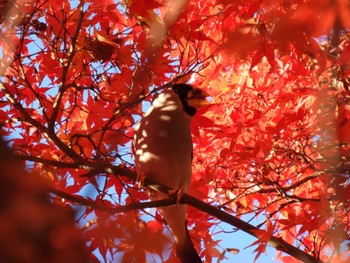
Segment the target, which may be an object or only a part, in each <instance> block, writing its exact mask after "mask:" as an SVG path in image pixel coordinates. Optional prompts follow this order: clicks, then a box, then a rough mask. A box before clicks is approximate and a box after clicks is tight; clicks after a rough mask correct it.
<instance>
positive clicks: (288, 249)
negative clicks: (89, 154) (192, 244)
mask: <svg viewBox="0 0 350 263" xmlns="http://www.w3.org/2000/svg"><path fill="white" fill-rule="evenodd" d="M95 171H99V172H105V173H113V174H122V175H124V176H127V177H128V178H130V179H133V180H135V179H136V173H135V172H134V171H131V170H130V169H127V168H125V167H116V166H112V167H102V166H101V167H99V168H97V169H95ZM144 185H145V186H147V187H148V188H151V189H153V190H156V191H160V192H163V193H166V194H168V195H169V198H167V199H164V200H159V201H152V202H143V203H133V204H131V205H126V206H122V207H117V208H112V207H107V206H103V205H100V204H96V203H94V201H90V200H87V199H84V198H81V197H77V196H72V195H69V194H67V193H64V192H62V191H59V190H56V189H50V191H51V192H52V193H54V194H55V195H57V196H60V197H62V198H65V199H67V200H70V201H72V202H74V203H76V204H80V205H84V206H90V207H93V208H95V209H99V210H102V211H106V212H109V213H121V212H126V211H131V210H135V209H144V208H150V207H159V206H169V205H173V204H176V202H177V194H176V193H175V194H174V193H173V189H171V188H169V187H167V186H165V185H162V184H159V183H156V182H154V181H152V180H150V179H149V178H146V179H145V180H144ZM171 193H172V194H171ZM180 202H181V203H184V204H188V205H190V206H192V207H194V208H197V209H198V210H200V211H202V212H205V213H207V214H209V215H211V216H214V217H216V218H218V219H220V220H221V221H223V222H225V223H227V224H230V225H232V226H234V227H236V228H238V229H240V230H242V231H244V232H246V233H247V234H249V235H251V236H253V237H255V238H258V236H257V235H256V232H255V231H256V230H261V229H259V228H258V227H256V226H253V225H251V224H249V223H247V222H245V221H243V220H241V219H239V218H237V217H235V216H233V215H230V214H228V213H227V212H224V211H222V210H221V209H219V208H217V207H214V206H212V205H210V204H207V203H205V202H203V201H201V200H199V199H197V198H195V197H193V196H190V195H188V194H183V195H182V197H181V199H180ZM268 244H269V245H270V246H272V247H274V248H276V249H277V250H280V251H283V252H285V253H287V254H289V255H291V256H293V257H295V258H296V259H299V260H300V261H302V262H305V263H322V262H323V261H321V260H320V259H317V258H315V257H313V256H311V255H309V254H307V253H306V252H304V251H302V250H300V249H299V248H297V247H295V246H293V245H291V244H289V243H288V242H286V241H284V240H283V239H282V238H280V237H275V236H271V238H270V240H269V241H268Z"/></svg>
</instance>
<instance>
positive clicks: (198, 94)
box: [186, 89, 211, 109]
mask: <svg viewBox="0 0 350 263" xmlns="http://www.w3.org/2000/svg"><path fill="white" fill-rule="evenodd" d="M208 97H210V95H209V94H208V93H206V92H205V91H202V90H200V89H194V90H193V91H190V92H189V93H188V95H187V99H186V100H187V103H188V105H189V106H191V107H193V108H195V109H199V108H200V107H203V106H206V105H210V104H211V103H210V102H209V101H208V100H207V98H208Z"/></svg>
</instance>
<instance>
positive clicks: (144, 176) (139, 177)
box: [136, 172, 148, 188]
mask: <svg viewBox="0 0 350 263" xmlns="http://www.w3.org/2000/svg"><path fill="white" fill-rule="evenodd" d="M147 177H148V175H147V174H146V173H144V172H142V173H140V174H138V175H137V177H136V182H138V186H139V188H141V186H142V185H143V184H144V182H145V180H146V179H147Z"/></svg>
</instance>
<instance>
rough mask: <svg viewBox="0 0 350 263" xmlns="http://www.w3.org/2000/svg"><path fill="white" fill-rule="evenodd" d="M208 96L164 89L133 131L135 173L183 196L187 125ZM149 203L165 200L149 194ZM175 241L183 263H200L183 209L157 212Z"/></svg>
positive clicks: (187, 175)
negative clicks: (150, 201)
mask: <svg viewBox="0 0 350 263" xmlns="http://www.w3.org/2000/svg"><path fill="white" fill-rule="evenodd" d="M206 97H208V94H207V93H205V92H203V91H202V90H200V89H196V88H193V87H192V86H190V85H187V84H175V85H173V86H172V87H171V88H168V89H165V90H164V91H163V92H162V93H160V94H159V96H158V97H157V99H155V100H154V102H153V104H152V106H151V107H150V109H149V110H148V111H147V113H146V114H145V115H144V117H143V118H142V120H141V122H140V123H139V125H138V127H137V128H136V132H135V137H134V143H133V146H134V154H135V165H136V171H137V173H138V175H139V176H146V177H148V178H150V179H152V180H153V181H155V182H159V183H161V184H164V185H166V186H168V187H170V188H172V189H174V190H177V191H178V194H179V195H181V193H187V191H188V189H189V186H190V182H191V177H192V137H191V131H190V123H191V119H192V117H193V116H194V115H195V113H196V111H197V109H198V108H199V107H201V106H204V105H208V104H209V102H208V101H206V100H205V99H206ZM149 197H150V199H151V200H161V199H165V198H167V197H168V196H167V195H166V194H164V193H161V192H158V191H155V190H150V191H149ZM158 210H159V212H160V213H161V215H162V216H163V218H164V219H165V221H166V222H167V224H168V225H169V227H170V229H171V231H172V233H173V236H174V240H175V246H176V254H177V256H178V257H179V259H180V260H181V262H183V263H197V262H202V261H201V259H200V257H199V255H198V253H197V252H196V250H195V248H194V246H193V243H192V240H191V237H190V235H189V232H188V229H187V226H186V206H185V205H183V204H175V205H172V206H167V207H161V208H158Z"/></svg>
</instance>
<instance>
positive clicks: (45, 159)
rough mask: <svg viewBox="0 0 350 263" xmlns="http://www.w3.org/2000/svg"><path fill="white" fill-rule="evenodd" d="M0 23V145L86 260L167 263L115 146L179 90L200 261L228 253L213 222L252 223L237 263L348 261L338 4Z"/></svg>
mask: <svg viewBox="0 0 350 263" xmlns="http://www.w3.org/2000/svg"><path fill="white" fill-rule="evenodd" d="M0 22H1V24H0V59H1V60H0V124H1V126H0V127H1V136H2V137H3V138H4V139H5V140H6V141H7V144H8V146H9V147H10V148H11V149H12V152H13V153H14V154H15V156H16V158H17V160H22V163H23V164H24V165H25V167H26V170H27V171H28V173H29V174H30V176H31V177H32V178H33V180H34V178H37V177H40V178H42V177H43V178H45V180H47V181H48V182H50V187H49V189H50V190H49V193H50V199H51V202H52V203H54V204H56V205H58V206H64V207H66V208H67V207H69V208H71V209H72V210H75V211H76V216H75V219H76V221H77V225H78V226H79V227H80V228H81V230H82V236H83V238H84V240H85V243H86V251H88V253H89V256H90V258H91V260H95V261H98V260H101V259H104V260H105V261H107V260H112V261H115V262H147V260H148V261H149V262H153V261H155V262H176V255H175V252H174V249H173V245H172V244H173V243H172V242H173V241H172V238H171V235H170V234H169V231H168V230H167V229H166V224H165V223H163V221H162V219H161V216H160V215H159V214H157V213H156V212H155V209H150V208H152V207H153V206H154V204H152V203H150V202H148V198H147V196H146V194H145V193H144V190H143V188H142V187H139V185H138V183H136V182H135V179H136V174H135V171H134V165H133V157H132V150H131V146H130V142H131V140H132V136H133V131H134V127H135V124H136V123H137V122H138V120H139V119H140V118H141V117H142V114H143V112H144V111H145V110H146V109H147V107H148V106H149V105H150V102H152V100H153V98H154V97H155V96H156V94H157V93H158V92H159V91H161V90H162V89H164V88H165V87H168V86H170V85H171V84H174V83H191V84H192V85H194V86H196V87H199V88H201V89H203V90H205V91H206V92H208V93H209V94H210V95H211V98H212V105H211V106H209V107H205V108H203V109H201V111H200V112H199V114H198V115H197V116H196V117H195V118H194V120H193V126H192V133H193V141H194V160H193V180H192V185H191V190H190V193H189V194H190V195H191V196H193V197H195V198H196V200H201V201H203V202H204V203H207V204H209V205H210V207H212V208H217V211H216V212H215V210H213V211H212V210H210V209H209V208H207V207H205V206H202V208H200V207H196V209H195V208H193V207H191V206H189V213H188V225H189V228H190V230H191V231H190V233H191V236H192V239H193V241H194V243H195V245H196V248H197V251H199V252H200V256H201V257H202V259H203V261H204V262H216V260H217V259H218V258H219V259H220V260H222V262H225V256H227V257H228V254H225V253H224V252H225V251H229V250H230V249H229V248H227V250H225V248H224V247H222V246H220V240H218V239H217V238H216V235H215V234H216V233H217V232H216V231H215V230H214V229H216V228H215V227H216V226H220V224H221V220H223V218H224V217H225V216H227V217H230V218H237V219H242V220H243V221H247V222H248V220H250V219H256V220H258V221H259V222H260V224H259V225H258V226H256V228H254V227H252V228H251V227H249V226H251V225H249V224H247V225H245V224H242V225H240V226H241V228H242V230H243V231H245V232H247V235H248V234H250V235H253V236H255V237H256V242H254V243H253V244H252V246H254V248H256V250H255V251H256V253H255V254H254V255H252V257H251V260H250V261H251V262H253V261H254V259H255V258H258V257H259V255H260V254H261V253H264V251H265V249H266V246H267V245H268V244H270V245H271V246H273V247H275V248H276V249H277V250H278V251H279V252H278V254H277V255H278V259H279V260H280V261H281V262H298V260H302V261H304V262H344V263H345V262H349V260H350V253H349V244H350V237H349V235H350V231H349V229H350V213H349V210H350V201H349V200H350V181H349V170H350V148H349V147H350V87H349V80H350V37H349V29H350V6H349V3H348V1H345V0H337V1H327V0H315V1H311V0H291V1H282V0H271V1H261V0H249V1H227V0H196V1H194V0H193V1H192V0H189V1H185V0H181V1H170V0H169V1H167V0H163V1H162V0H148V1H145V0H124V1H120V2H119V1H113V0H98V1H92V0H85V1H84V0H80V1H78V0H76V1H56V0H18V1H16V3H12V1H0ZM16 176H20V175H18V174H16ZM17 194H18V195H19V194H20V191H19V192H18V193H17ZM6 198H14V197H13V196H12V195H6ZM165 201H166V200H165ZM185 201H186V200H185ZM198 208H199V209H198ZM220 210H221V211H220ZM218 211H219V212H224V214H220V213H219V212H218ZM47 213H50V211H49V210H48V211H47ZM219 214H220V215H222V217H220V216H219ZM216 216H218V217H219V219H220V218H221V219H220V220H219V219H216V218H215V217H216ZM1 218H2V217H1ZM59 218H60V217H59V216H57V220H59ZM2 220H3V219H2ZM253 222H255V221H253ZM23 224H24V223H23ZM233 226H235V227H237V225H235V223H233ZM76 233H77V235H78V233H80V232H79V231H77V232H76ZM226 235H227V237H228V238H229V236H230V235H232V242H231V243H232V246H233V247H234V242H235V239H234V238H233V237H234V233H227V234H226ZM59 238H62V237H59V236H57V239H59ZM77 239H78V238H77ZM276 240H283V241H285V242H287V243H289V244H290V245H291V246H293V247H294V248H295V250H293V249H292V250H290V249H289V248H287V247H285V246H284V245H281V244H282V243H278V242H277V241H276ZM305 255H309V257H305ZM230 258H231V259H232V258H233V259H234V256H232V255H231V256H230ZM76 262H78V261H76Z"/></svg>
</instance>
